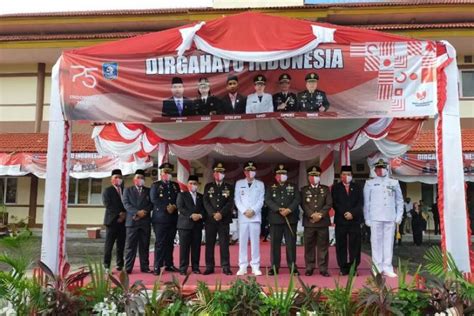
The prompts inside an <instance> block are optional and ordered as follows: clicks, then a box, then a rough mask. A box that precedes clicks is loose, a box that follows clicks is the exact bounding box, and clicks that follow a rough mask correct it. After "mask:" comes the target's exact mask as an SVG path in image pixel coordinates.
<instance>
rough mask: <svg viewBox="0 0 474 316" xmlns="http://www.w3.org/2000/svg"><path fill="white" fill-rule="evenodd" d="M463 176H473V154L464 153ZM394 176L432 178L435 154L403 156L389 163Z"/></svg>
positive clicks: (435, 164)
mask: <svg viewBox="0 0 474 316" xmlns="http://www.w3.org/2000/svg"><path fill="white" fill-rule="evenodd" d="M463 158H464V159H463V161H464V168H463V170H464V175H465V176H474V153H464V154H463ZM390 166H391V167H392V171H393V173H394V175H402V176H430V175H431V176H434V175H437V173H438V172H437V163H436V154H435V153H425V154H404V155H402V156H400V157H397V158H394V159H392V160H391V161H390Z"/></svg>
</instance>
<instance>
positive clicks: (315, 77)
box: [304, 72, 319, 81]
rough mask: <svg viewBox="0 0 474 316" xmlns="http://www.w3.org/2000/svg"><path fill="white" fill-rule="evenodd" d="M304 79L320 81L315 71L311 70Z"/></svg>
mask: <svg viewBox="0 0 474 316" xmlns="http://www.w3.org/2000/svg"><path fill="white" fill-rule="evenodd" d="M304 80H305V81H318V80H319V76H318V74H317V73H315V72H310V73H309V74H307V75H306V77H304Z"/></svg>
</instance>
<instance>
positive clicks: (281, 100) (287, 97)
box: [273, 74, 298, 112]
mask: <svg viewBox="0 0 474 316" xmlns="http://www.w3.org/2000/svg"><path fill="white" fill-rule="evenodd" d="M290 81H291V77H290V75H289V74H282V75H280V77H279V78H278V82H279V83H280V89H281V92H278V93H276V94H274V95H273V110H274V111H275V112H296V111H297V110H298V107H297V102H296V94H294V93H293V92H290Z"/></svg>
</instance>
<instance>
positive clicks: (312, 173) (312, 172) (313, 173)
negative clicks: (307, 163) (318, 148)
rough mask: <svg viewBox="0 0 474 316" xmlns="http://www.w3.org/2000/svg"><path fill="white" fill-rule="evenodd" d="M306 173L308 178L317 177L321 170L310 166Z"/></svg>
mask: <svg viewBox="0 0 474 316" xmlns="http://www.w3.org/2000/svg"><path fill="white" fill-rule="evenodd" d="M306 172H308V176H319V175H320V174H321V168H319V167H318V166H312V167H309V168H308V170H306Z"/></svg>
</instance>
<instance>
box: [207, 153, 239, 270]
mask: <svg viewBox="0 0 474 316" xmlns="http://www.w3.org/2000/svg"><path fill="white" fill-rule="evenodd" d="M213 170H214V182H210V183H208V184H206V186H205V187H204V208H205V210H206V222H205V227H206V270H205V271H204V275H208V274H211V273H214V267H215V260H214V249H215V246H216V238H217V235H218V234H219V248H220V254H221V266H222V272H224V274H226V275H232V271H231V270H230V258H229V238H230V227H229V225H230V223H232V210H233V209H234V187H233V186H232V185H230V184H228V183H225V182H224V181H223V180H224V177H225V168H224V165H223V164H222V163H221V162H217V163H216V164H214V166H213Z"/></svg>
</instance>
